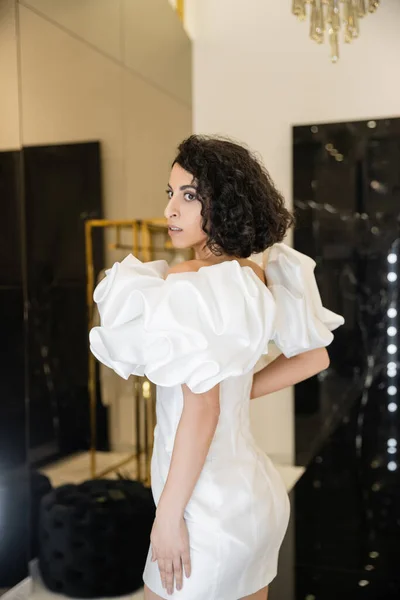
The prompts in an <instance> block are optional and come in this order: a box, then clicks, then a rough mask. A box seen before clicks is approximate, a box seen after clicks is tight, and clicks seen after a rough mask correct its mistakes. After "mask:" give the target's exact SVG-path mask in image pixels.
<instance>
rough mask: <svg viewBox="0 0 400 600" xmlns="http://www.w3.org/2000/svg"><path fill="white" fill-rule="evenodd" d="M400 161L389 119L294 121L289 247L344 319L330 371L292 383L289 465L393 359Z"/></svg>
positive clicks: (398, 138)
mask: <svg viewBox="0 0 400 600" xmlns="http://www.w3.org/2000/svg"><path fill="white" fill-rule="evenodd" d="M399 166H400V119H398V118H391V119H370V120H367V121H353V122H341V123H311V124H309V125H301V126H296V127H294V128H293V198H294V206H295V209H296V215H297V227H296V230H295V233H294V245H295V247H296V248H297V249H299V250H300V251H303V252H305V253H307V254H308V255H310V256H312V257H313V258H314V260H315V261H316V263H317V267H316V270H315V273H316V276H317V280H318V284H319V287H320V291H321V296H322V298H323V300H324V302H325V305H326V306H328V307H329V308H330V309H331V310H333V311H335V312H338V313H340V314H342V315H344V317H345V325H344V326H343V327H340V328H339V329H338V330H337V331H336V333H335V340H334V342H333V344H332V345H331V346H330V348H329V353H330V357H331V366H330V369H328V371H326V372H324V373H323V374H321V375H320V376H319V377H315V378H312V379H311V380H308V381H305V382H304V383H301V384H298V385H297V386H296V400H295V402H296V404H295V406H296V457H297V462H298V464H303V465H304V464H307V463H308V461H309V460H310V458H311V457H312V456H313V455H314V454H315V452H316V450H317V449H318V447H320V446H321V443H323V441H324V439H325V438H326V436H327V435H328V434H329V432H331V431H332V430H333V429H334V428H335V426H336V425H337V423H338V422H339V421H340V419H341V418H342V417H343V414H345V413H346V412H348V410H349V407H350V406H351V405H352V403H353V402H354V401H355V400H356V399H357V398H359V397H360V394H361V393H362V390H363V389H364V386H365V381H366V380H367V381H369V380H370V379H371V377H375V375H376V372H377V370H379V369H380V370H381V371H382V370H383V371H385V369H386V367H387V364H390V363H393V362H396V361H397V350H396V352H395V353H394V354H393V355H391V354H390V353H388V350H387V348H388V347H389V346H390V344H391V342H393V343H392V348H394V347H397V334H396V333H394V332H396V331H397V316H396V317H390V316H389V315H390V314H395V310H397V295H396V294H397V287H398V281H397V262H392V263H391V262H390V261H397V251H398V248H397V241H396V240H397V239H398V236H399V214H400V169H399ZM390 309H392V313H390ZM388 311H389V314H388ZM389 328H391V329H389ZM388 331H389V333H390V334H392V335H388ZM392 348H391V349H392ZM368 369H369V370H368ZM377 385H378V384H377ZM395 385H396V382H395ZM393 389H395V388H393ZM396 389H397V388H396ZM386 400H387V399H386ZM386 400H385V405H386V406H387V404H388V402H387V401H386ZM392 400H393V402H394V401H395V398H392ZM393 407H394V404H393V405H392V408H393ZM386 411H387V409H386ZM396 415H397V413H396ZM396 415H395V414H394V413H393V415H392V416H391V419H392V421H393V419H396V418H397V417H396Z"/></svg>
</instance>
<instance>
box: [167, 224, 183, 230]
mask: <svg viewBox="0 0 400 600" xmlns="http://www.w3.org/2000/svg"><path fill="white" fill-rule="evenodd" d="M168 229H169V231H182V229H180V228H179V227H173V226H172V225H169V226H168Z"/></svg>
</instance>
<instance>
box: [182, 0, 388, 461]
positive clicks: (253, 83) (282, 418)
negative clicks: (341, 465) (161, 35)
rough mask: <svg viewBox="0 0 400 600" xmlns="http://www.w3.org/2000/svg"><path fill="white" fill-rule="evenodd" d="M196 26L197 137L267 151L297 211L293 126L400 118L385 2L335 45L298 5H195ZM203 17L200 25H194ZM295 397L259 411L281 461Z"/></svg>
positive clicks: (266, 403) (198, 1)
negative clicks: (320, 41)
mask: <svg viewBox="0 0 400 600" xmlns="http://www.w3.org/2000/svg"><path fill="white" fill-rule="evenodd" d="M186 4H187V11H188V12H189V14H190V15H191V17H192V19H193V22H194V27H192V28H191V34H192V36H193V38H194V48H193V50H194V57H193V76H194V98H193V106H194V129H195V131H197V132H201V133H222V134H228V135H231V136H232V137H234V138H237V139H239V140H243V141H244V142H246V143H248V144H249V145H251V146H252V147H253V148H254V149H255V150H257V151H259V152H260V153H261V156H262V157H263V159H264V162H265V163H266V165H267V168H268V169H269V171H270V173H271V175H272V177H273V179H274V180H275V182H276V183H277V184H278V186H279V187H280V189H281V190H282V191H283V193H284V194H285V197H286V198H287V201H288V204H289V205H291V202H292V199H291V187H292V172H291V160H292V159H291V126H292V125H293V124H300V123H311V122H318V121H319V122H326V121H340V120H349V119H350V120H352V119H364V118H369V117H375V118H379V117H383V116H396V115H399V114H400V77H399V57H400V35H399V29H400V3H399V2H398V1H397V0H385V2H382V4H381V6H380V8H379V9H378V11H377V12H376V13H375V14H373V15H368V16H367V17H366V18H365V19H364V20H362V21H361V36H360V38H359V39H358V40H355V41H354V43H353V44H351V45H349V46H345V44H341V58H340V60H339V62H338V63H337V64H336V65H333V64H332V63H331V62H330V58H329V45H328V43H326V44H324V45H323V46H318V45H317V44H316V43H315V42H312V41H311V40H310V39H309V37H308V30H309V23H308V21H307V23H304V22H303V23H300V22H298V21H297V19H296V18H295V17H294V16H293V15H292V14H291V4H292V2H291V0H278V1H277V0H246V1H243V0H218V1H215V0H186ZM193 15H194V18H193ZM292 402H293V401H292V390H286V391H284V392H281V393H279V394H275V395H274V397H272V398H269V399H262V400H256V401H254V403H253V406H252V417H253V426H254V433H255V435H256V437H257V440H258V442H259V443H260V444H261V446H262V447H263V449H264V450H265V451H266V452H268V453H269V454H270V455H271V456H273V457H274V458H276V459H277V460H280V461H284V462H290V461H291V460H292V457H293V403H292Z"/></svg>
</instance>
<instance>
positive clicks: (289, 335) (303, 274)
mask: <svg viewBox="0 0 400 600" xmlns="http://www.w3.org/2000/svg"><path fill="white" fill-rule="evenodd" d="M315 266H316V263H315V261H314V260H313V259H312V258H311V257H309V256H307V255H306V254H303V253H301V252H299V251H297V250H295V249H294V248H291V247H290V246H287V245H286V244H283V243H278V244H274V246H272V247H271V249H270V251H269V256H268V260H267V262H266V266H265V274H266V277H267V284H268V289H269V290H270V292H271V294H272V296H273V298H274V301H275V304H276V307H277V310H276V315H275V323H274V329H273V332H272V335H271V339H272V340H273V341H274V342H275V344H276V346H278V348H279V349H280V350H281V351H282V353H283V354H284V355H285V356H286V357H287V358H291V357H292V356H295V355H296V354H301V353H302V352H306V351H308V350H313V349H315V348H322V347H324V346H328V345H329V344H330V343H331V342H332V341H333V333H332V331H333V330H335V329H336V328H337V327H339V326H340V325H343V323H344V318H343V317H342V316H341V315H338V314H336V313H334V312H332V311H331V310H328V309H327V308H325V307H324V306H323V305H322V302H321V296H320V293H319V289H318V286H317V281H316V279H315V274H314V269H315Z"/></svg>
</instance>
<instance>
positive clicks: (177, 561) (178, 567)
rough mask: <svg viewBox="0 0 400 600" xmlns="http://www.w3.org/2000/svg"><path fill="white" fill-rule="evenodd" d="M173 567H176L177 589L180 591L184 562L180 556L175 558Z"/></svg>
mask: <svg viewBox="0 0 400 600" xmlns="http://www.w3.org/2000/svg"><path fill="white" fill-rule="evenodd" d="M173 565H174V577H175V585H176V589H177V590H180V589H182V579H183V572H182V562H181V557H180V556H177V557H175V558H174V560H173Z"/></svg>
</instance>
